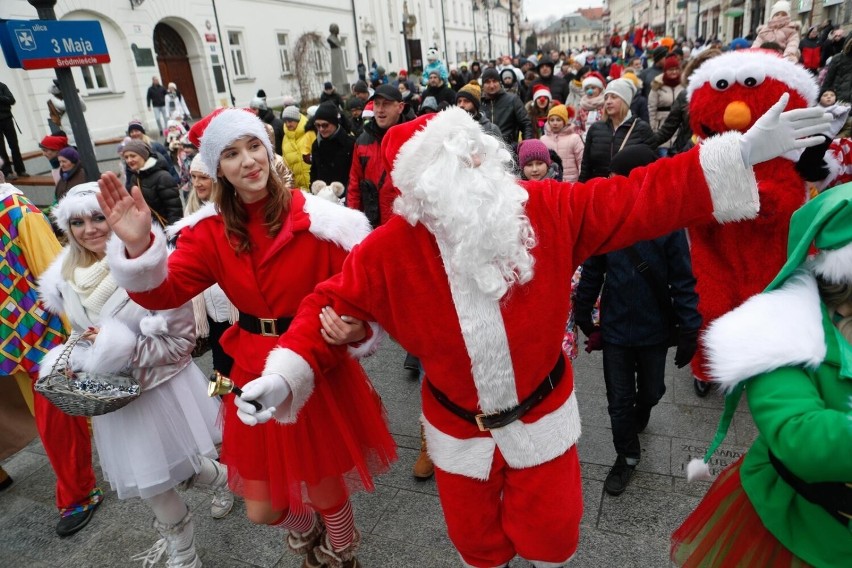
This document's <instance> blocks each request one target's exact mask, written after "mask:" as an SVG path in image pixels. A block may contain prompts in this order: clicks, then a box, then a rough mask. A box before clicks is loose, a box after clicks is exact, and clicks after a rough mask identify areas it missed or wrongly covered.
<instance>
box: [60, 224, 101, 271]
mask: <svg viewBox="0 0 852 568" xmlns="http://www.w3.org/2000/svg"><path fill="white" fill-rule="evenodd" d="M97 213H100V211H98V212H97ZM101 214H102V213H101ZM90 215H91V213H90ZM110 232H112V229H110ZM65 237H66V238H67V239H68V244H67V245H65V250H66V251H68V252H67V253H66V255H65V259H64V260H63V261H62V270H61V272H62V278H64V279H65V280H72V279H73V277H74V269H75V268H85V267H87V266H91V265H93V264H95V263H96V262H98V261H100V260H101V259H100V258H98V256H97V255H96V254H95V253H93V252H92V251H90V250H89V249H87V248H85V247H83V246H82V245H81V244H80V243H78V242H77V239H75V238H74V235H73V234H72V233H71V231H70V230H69V231H68V233H66V234H65Z"/></svg>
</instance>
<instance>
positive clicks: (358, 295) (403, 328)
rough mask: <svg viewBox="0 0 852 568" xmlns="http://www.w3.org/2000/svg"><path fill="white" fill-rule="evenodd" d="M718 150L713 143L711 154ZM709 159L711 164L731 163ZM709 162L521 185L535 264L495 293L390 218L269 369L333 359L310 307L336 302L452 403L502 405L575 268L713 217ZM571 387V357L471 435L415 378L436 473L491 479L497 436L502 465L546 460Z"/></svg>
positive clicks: (535, 354) (528, 375) (561, 321)
mask: <svg viewBox="0 0 852 568" xmlns="http://www.w3.org/2000/svg"><path fill="white" fill-rule="evenodd" d="M732 142H733V144H736V141H735V140H733V141H732ZM727 148H728V149H727V150H725V151H724V152H716V154H715V156H716V157H717V158H720V159H721V158H722V157H723V155H724V157H728V156H729V155H731V154H736V155H737V160H739V158H738V152H737V150H736V149H735V148H736V146H735V145H733V146H731V145H729V146H728V147H727ZM702 151H703V148H702ZM713 153H714V151H713V150H708V156H709V155H713ZM702 158H703V154H702ZM710 159H711V160H712V158H710ZM702 162H703V160H702ZM728 162H730V160H728ZM716 166H717V167H716V168H715V171H718V170H719V169H725V168H726V167H728V166H730V164H729V163H726V164H725V165H724V166H723V165H722V164H720V163H717V164H716ZM719 166H722V167H721V168H720V167H719ZM711 169H713V168H711ZM705 171H707V170H706V168H705V169H702V163H701V162H700V161H699V153H698V152H697V151H694V152H690V153H685V154H681V155H679V156H676V157H674V158H672V159H671V160H667V161H665V164H664V163H657V164H653V165H651V166H650V167H648V168H643V169H639V170H636V171H635V172H634V173H633V174H632V175H631V176H630V177H629V178H624V177H615V178H613V179H609V180H607V179H596V180H592V181H590V182H588V183H586V184H579V183H578V184H574V185H571V184H567V183H565V184H561V183H557V182H553V181H550V180H547V181H542V182H530V183H527V184H525V187H526V188H527V189H528V191H529V201H528V203H527V205H526V213H527V215H528V217H529V219H530V222H531V224H532V227H533V230H534V231H535V235H536V239H537V244H536V245H535V247H534V248H533V249H532V254H533V256H534V258H535V266H534V271H535V275H534V277H533V279H532V280H531V281H530V282H528V283H527V284H524V285H515V286H513V287H512V288H510V290H509V292H508V293H507V295H506V296H504V297H503V298H502V300H501V301H499V303H498V302H497V301H496V300H494V299H492V298H490V297H485V295H484V294H482V293H481V292H479V291H478V290H477V289H472V288H470V287H468V288H467V289H464V283H459V282H455V283H453V282H451V281H450V279H449V277H448V275H447V272H446V271H445V267H444V264H443V262H442V260H441V251H440V244H439V243H438V242H437V240H436V238H435V237H434V236H433V235H432V233H430V232H429V231H428V230H427V229H426V228H425V226H423V225H422V224H416V225H414V226H411V225H409V224H408V222H407V221H406V220H405V219H404V218H402V217H399V216H395V217H393V218H391V219H390V220H389V221H388V222H387V223H386V224H385V225H383V226H382V227H380V228H378V229H377V230H375V231H374V232H373V233H372V234H371V235H370V236H369V237H368V238H367V239H365V240H364V241H363V242H362V243H361V244H360V245H359V246H358V247H356V248H355V249H353V251H352V253H351V254H350V256H349V257H348V258H347V260H346V263H345V264H344V267H343V271H342V272H341V274H339V275H337V276H335V277H334V278H332V279H330V280H328V281H327V282H324V283H322V284H320V285H319V286H318V287H317V289H316V292H315V293H314V294H312V295H311V296H309V297H308V298H306V299H305V301H304V302H303V303H302V306H301V307H300V309H299V312H298V314H297V316H296V318H295V320H294V322H293V324H292V325H291V327H290V330H289V331H288V333H286V334H285V335H283V336H282V337H281V340H280V343H279V345H280V348H279V349H276V350H275V351H273V353H272V354H271V355H270V358H269V362H268V363H267V367H266V369H265V372H278V373H281V374H282V375H283V376H289V377H291V378H292V377H293V376H294V375H296V374H297V373H298V372H299V369H298V365H289V366H288V365H286V364H281V362H282V360H283V356H282V355H283V354H288V356H289V357H291V358H293V357H295V358H296V359H298V360H300V361H304V362H307V364H308V365H310V367H311V368H312V369H314V370H316V369H322V368H324V367H326V366H328V365H330V364H332V363H333V361H334V353H333V352H332V351H331V349H330V348H329V346H328V345H326V344H325V343H324V342H323V341H322V339H321V338H320V335H319V321H318V319H317V317H316V314H317V311H318V309H319V308H320V307H322V306H325V305H332V306H333V307H334V309H335V310H337V311H338V313H346V314H352V315H354V316H356V317H359V318H361V319H364V320H367V321H376V322H378V323H379V324H380V325H382V326H383V327H384V328H385V329H386V330H387V331H388V332H389V333H390V335H391V336H393V337H394V338H395V339H396V340H397V341H398V342H399V343H400V344H401V345H402V346H403V347H404V348H405V349H406V350H407V351H409V352H411V353H412V354H414V355H416V356H417V357H419V358H420V361H421V363H422V364H423V367H424V369H425V372H426V376H427V377H428V381H429V382H430V383H432V384H433V385H434V386H436V387H437V388H438V389H440V390H441V391H443V392H444V393H445V394H446V395H447V396H448V397H449V398H450V399H451V400H452V401H453V402H455V403H456V404H457V405H459V406H461V407H463V408H465V409H467V410H469V411H473V412H479V411H480V410H479V409H480V408H484V407H491V408H498V409H505V408H511V407H512V406H514V405H516V404H518V401H522V400H524V399H525V398H527V397H528V396H529V395H530V394H531V393H532V392H533V390H534V389H535V388H536V387H537V386H538V385H539V384H540V383H541V382H542V380H543V378H544V377H545V376H546V375H547V374H548V373H549V372H550V370H551V369H552V368H553V366H554V364H555V362H556V361H557V358H558V357H559V356H560V345H561V340H562V336H563V333H564V328H565V320H566V318H567V314H568V310H569V303H570V299H569V291H570V288H571V277H572V274H573V273H574V269H575V267H576V266H578V265H579V264H580V263H581V262H582V261H583V260H584V259H586V258H587V257H589V256H591V255H593V254H600V253H603V252H606V251H610V250H615V249H619V248H623V247H625V246H627V245H629V244H631V243H634V242H636V241H639V240H644V239H649V238H653V237H657V236H659V235H662V234H665V233H668V232H671V231H673V230H675V229H677V228H680V227H683V226H684V225H687V224H690V223H695V222H707V221H709V220H710V219H711V213H712V210H713V203H712V199H711V197H710V192H709V190H708V185H707V182H706V181H705V178H704V172H705ZM743 173H744V174H745V172H743ZM743 177H744V178H745V177H747V176H745V175H744V176H743ZM747 185H748V188H751V189H752V190H753V185H751V184H750V183H749V184H747ZM746 193H748V190H746ZM742 196H743V194H742V193H741V194H740V197H742ZM746 200H747V201H748V199H746ZM740 203H741V204H742V202H740ZM752 212H753V209H752ZM739 213H742V211H739ZM720 217H722V218H723V217H725V214H721V215H720ZM460 287H461V289H460ZM454 292H455V293H454ZM465 329H466V330H467V333H465ZM276 354H278V355H276ZM276 359H278V363H275V360H276ZM573 393H574V385H573V373H572V370H571V368H570V365H569V366H568V367H567V369H566V371H565V375H564V378H563V379H562V382H561V383H560V384H559V385H558V386H557V388H556V389H555V391H553V392H551V393H550V394H549V395H548V396H547V397H546V398H545V399H544V400H543V401H542V402H541V403H540V404H539V405H538V406H536V407H535V408H533V409H532V410H531V411H530V412H529V413H528V414H526V415H525V416H524V417H523V418H522V420H521V421H519V422H515V423H513V424H510V425H509V426H507V427H504V428H500V429H497V430H493V431H490V432H480V431H479V430H478V429H477V427H476V426H474V425H472V424H470V423H468V422H466V421H465V420H463V419H461V418H459V417H458V416H456V415H455V414H453V413H451V412H449V411H448V410H447V409H446V408H444V407H443V406H442V405H441V404H440V403H438V402H437V401H436V400H435V398H434V397H433V395H432V394H431V392H430V390H429V389H428V387H426V386H424V388H423V414H424V424H425V428H426V436H427V440H428V443H429V453H430V455H431V457H432V459H433V460H434V461H435V463H436V464H437V465H438V466H439V467H440V468H442V469H443V470H445V471H448V472H451V473H456V474H460V475H465V476H468V477H472V478H476V479H487V477H488V473H489V469H490V466H491V460H492V456H493V454H494V451H495V447H499V448H500V450H501V453H502V455H503V456H504V457H505V458H506V461H507V463H508V464H509V465H510V466H511V467H515V468H524V467H532V466H535V465H538V464H541V463H544V462H547V461H549V460H551V459H554V458H556V457H558V456H559V455H562V454H563V453H565V452H566V451H567V450H569V449H570V448H571V447H572V446H573V445H574V444H575V442H576V441H577V439H578V438H579V435H580V420H579V414H578V410H577V402H576V398H575V397H574V394H573Z"/></svg>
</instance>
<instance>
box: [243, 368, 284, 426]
mask: <svg viewBox="0 0 852 568" xmlns="http://www.w3.org/2000/svg"><path fill="white" fill-rule="evenodd" d="M288 396H290V385H288V384H287V381H285V380H284V377H282V376H281V375H279V374H277V373H272V374H269V375H263V376H262V377H260V378H258V379H255V380H253V381H249V382H248V383H246V385H245V386H244V387H243V392H242V394H241V395H240V396H237V397H234V404H236V405H237V417H238V418H239V419H240V420H242V421H243V424H245V425H247V426H255V425H257V424H263V423H264V422H268V421H269V420H270V419H272V417H273V416H274V414H275V409H276V407H277V406H278V405H280V404H281V403H282V402H284V401H285V400H287V397H288ZM250 400H256V401H257V402H259V403H260V404H261V406H262V407H263V408H261V409H260V410H257V409H256V408H255V407H254V406H253V405H252V404H250V403H249V402H248V401H250Z"/></svg>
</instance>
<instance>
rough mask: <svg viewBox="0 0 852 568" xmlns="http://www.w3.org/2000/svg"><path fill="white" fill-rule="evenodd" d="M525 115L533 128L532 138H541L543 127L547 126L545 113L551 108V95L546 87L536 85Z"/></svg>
mask: <svg viewBox="0 0 852 568" xmlns="http://www.w3.org/2000/svg"><path fill="white" fill-rule="evenodd" d="M525 106H526V109H527V114H528V115H530V122H532V126H533V137H535V138H541V137H542V135H543V134H544V125H545V124H547V113H548V112H549V111H550V107H551V106H553V95H552V94H551V92H550V89H548V88H547V86H546V85H536V86H535V87H534V88H533V92H532V100H531V101H530V102H528V103H527V104H526V105H525Z"/></svg>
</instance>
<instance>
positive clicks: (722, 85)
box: [710, 69, 737, 91]
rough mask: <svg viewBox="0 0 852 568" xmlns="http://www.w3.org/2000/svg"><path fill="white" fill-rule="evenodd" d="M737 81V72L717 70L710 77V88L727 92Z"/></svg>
mask: <svg viewBox="0 0 852 568" xmlns="http://www.w3.org/2000/svg"><path fill="white" fill-rule="evenodd" d="M736 80H737V76H736V72H735V71H734V70H733V69H717V70H716V71H715V72H714V73H713V74H712V75H711V76H710V86H711V87H713V88H714V89H716V90H717V91H725V90H727V89H728V88H729V87H730V86H731V85H733V84H734V83H735V82H736Z"/></svg>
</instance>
